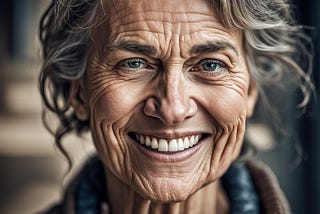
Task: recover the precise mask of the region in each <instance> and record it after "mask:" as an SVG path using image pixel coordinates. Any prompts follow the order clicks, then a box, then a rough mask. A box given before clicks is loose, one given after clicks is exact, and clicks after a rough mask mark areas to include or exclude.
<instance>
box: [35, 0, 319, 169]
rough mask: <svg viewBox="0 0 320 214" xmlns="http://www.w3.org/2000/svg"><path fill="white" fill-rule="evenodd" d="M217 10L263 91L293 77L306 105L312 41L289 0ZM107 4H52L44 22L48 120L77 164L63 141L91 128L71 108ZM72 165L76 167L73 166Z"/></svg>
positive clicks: (75, 0)
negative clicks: (74, 85)
mask: <svg viewBox="0 0 320 214" xmlns="http://www.w3.org/2000/svg"><path fill="white" fill-rule="evenodd" d="M211 3H212V4H213V8H214V9H215V10H216V11H215V12H216V13H217V14H218V15H219V18H220V21H221V22H222V23H223V25H224V26H225V27H226V28H233V29H240V30H241V31H242V32H243V35H244V37H243V38H244V39H243V45H244V47H245V51H246V57H247V63H248V66H249V68H250V71H251V77H252V79H253V80H254V81H255V83H256V84H257V86H258V88H259V89H260V93H263V88H264V87H265V86H270V85H271V84H279V83H280V82H281V80H282V79H283V78H282V76H284V75H289V76H291V77H293V79H294V80H295V81H294V83H295V85H296V86H297V87H298V88H300V90H301V92H302V94H303V100H302V102H301V103H300V106H305V105H306V104H307V103H308V101H309V99H310V95H311V94H312V91H313V85H312V81H311V79H310V75H311V71H312V49H313V46H312V42H311V41H310V39H309V38H308V37H307V36H306V34H305V33H304V32H303V31H302V27H301V26H299V25H297V24H296V23H295V22H294V20H293V18H292V15H291V11H290V7H289V6H290V5H289V3H288V2H287V1H286V0H211ZM100 7H103V1H102V0H66V1H63V0H52V2H51V4H50V6H49V8H48V9H47V10H46V12H45V13H44V15H43V17H42V20H41V23H40V41H41V44H42V53H43V59H44V61H43V65H42V70H41V73H40V77H39V87H40V93H41V96H42V100H43V102H44V105H45V108H44V111H43V121H44V124H45V126H46V127H47V128H48V130H49V131H50V132H51V133H52V134H53V135H54V137H55V143H56V145H57V146H58V148H59V149H60V151H61V152H62V153H63V154H64V155H65V156H66V157H67V159H68V161H69V163H70V164H71V160H70V158H69V156H68V154H67V152H66V151H65V150H64V148H63V146H62V138H63V137H64V136H65V135H66V134H68V133H70V132H72V131H76V132H77V133H78V134H80V133H82V132H84V131H85V130H87V129H88V121H80V120H79V119H78V118H77V117H76V115H75V113H74V110H73V109H72V107H71V105H70V86H71V82H72V80H76V79H81V78H82V77H83V75H84V73H85V71H86V68H87V57H88V53H89V51H90V47H91V44H92V42H93V41H92V39H91V34H92V32H93V30H94V28H95V27H96V25H95V24H96V18H97V17H96V13H97V10H98V9H99V8H100ZM48 110H49V111H51V112H53V113H54V114H55V115H56V116H57V117H58V121H59V124H58V126H57V127H56V128H52V127H50V124H49V123H50V122H49V121H48V119H47V118H46V116H45V113H46V112H47V111H48ZM70 166H71V165H70Z"/></svg>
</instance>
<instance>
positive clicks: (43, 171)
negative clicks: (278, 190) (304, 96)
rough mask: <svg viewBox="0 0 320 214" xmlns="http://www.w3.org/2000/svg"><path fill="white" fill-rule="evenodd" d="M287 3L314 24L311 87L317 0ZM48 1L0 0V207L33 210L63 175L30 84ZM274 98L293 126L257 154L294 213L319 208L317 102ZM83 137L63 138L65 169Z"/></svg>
mask: <svg viewBox="0 0 320 214" xmlns="http://www.w3.org/2000/svg"><path fill="white" fill-rule="evenodd" d="M292 3H293V4H294V5H295V6H294V8H295V12H296V14H297V15H296V17H297V19H298V20H299V22H300V23H302V24H304V25H307V26H314V27H316V28H315V29H311V30H309V31H308V33H309V34H310V36H311V37H312V38H313V39H314V41H315V44H316V57H315V70H314V75H313V78H314V80H315V85H316V90H317V91H318V93H319V86H320V77H319V68H320V63H319V59H320V58H319V47H320V45H319V44H320V40H319V38H320V35H319V34H320V31H319V28H320V13H319V11H320V1H316V0H305V1H303V2H302V1H298V0H293V1H292ZM48 4H49V1H48V0H2V1H0V32H1V33H0V213H5V214H6V213H9V214H11V213H13V214H16V213H17V214H18V213H36V212H37V211H39V210H41V209H43V208H45V207H47V206H49V205H50V204H52V203H53V202H54V201H57V200H58V199H59V197H60V193H61V190H62V188H63V185H65V183H66V182H67V178H64V177H63V176H64V173H65V170H66V169H67V164H66V161H65V160H64V158H63V157H62V156H61V155H60V154H59V153H58V152H57V150H56V149H55V148H54V146H53V138H52V137H51V136H50V135H49V133H48V132H47V131H46V130H45V128H44V127H43V125H42V122H41V101H40V96H39V93H38V88H37V76H38V74H39V71H40V63H41V59H40V50H39V41H38V24H39V20H40V17H41V13H42V12H43V11H44V9H45V7H46V6H47V5H48ZM280 99H282V101H283V102H284V103H286V105H281V109H280V114H282V115H285V116H286V117H285V118H288V119H287V121H286V123H285V124H286V126H288V129H289V130H293V131H291V132H289V134H287V135H288V136H287V137H284V138H281V140H280V141H283V142H277V143H279V145H278V146H277V148H275V149H271V148H269V147H265V146H264V145H263V142H262V144H261V148H262V149H263V151H261V152H258V156H259V157H260V158H261V159H263V160H264V161H265V162H267V163H268V164H269V165H270V166H271V168H272V169H273V170H274V172H275V173H276V174H277V176H278V179H279V181H280V185H281V186H282V188H283V189H284V191H285V193H286V195H287V196H288V198H289V201H290V204H291V206H292V209H293V212H294V213H299V214H305V213H315V214H316V213H320V203H319V202H318V200H319V199H320V155H319V153H320V108H319V106H318V105H317V103H316V102H317V100H316V99H313V100H312V102H311V104H310V106H309V107H308V108H307V111H306V113H305V114H304V115H303V116H301V117H297V116H296V109H295V106H296V105H295V103H296V102H297V100H298V97H296V94H295V93H288V94H285V95H283V94H282V97H281V98H280ZM318 102H319V101H318ZM290 106H291V107H290ZM292 106H294V108H293V107H292ZM291 115H294V116H291ZM249 132H251V134H250V133H249V134H250V135H251V137H253V138H255V137H257V136H258V138H265V139H272V134H270V133H268V132H266V129H265V127H263V126H259V125H257V126H255V127H251V128H250V130H249ZM257 133H259V134H257ZM261 136H266V137H261ZM275 138H276V139H278V138H277V137H275ZM282 139H283V140H282ZM90 141H91V140H90V136H85V137H84V138H82V139H78V138H76V137H68V138H67V139H66V145H67V149H68V151H70V152H71V153H72V158H73V160H74V162H75V167H74V170H73V171H76V169H77V166H79V165H81V163H82V162H83V161H84V160H85V159H86V158H87V157H88V156H89V155H90V154H92V153H93V152H94V150H93V148H92V145H91V142H90ZM68 176H72V173H71V174H69V175H68ZM68 176H67V177H68Z"/></svg>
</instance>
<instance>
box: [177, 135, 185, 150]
mask: <svg viewBox="0 0 320 214" xmlns="http://www.w3.org/2000/svg"><path fill="white" fill-rule="evenodd" d="M178 147H179V151H183V150H184V146H183V140H182V138H179V139H178Z"/></svg>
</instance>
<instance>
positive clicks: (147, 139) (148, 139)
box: [146, 136, 151, 146]
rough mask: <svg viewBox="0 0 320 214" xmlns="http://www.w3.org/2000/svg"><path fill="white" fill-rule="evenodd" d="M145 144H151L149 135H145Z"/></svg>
mask: <svg viewBox="0 0 320 214" xmlns="http://www.w3.org/2000/svg"><path fill="white" fill-rule="evenodd" d="M146 146H151V139H150V137H149V136H147V137H146Z"/></svg>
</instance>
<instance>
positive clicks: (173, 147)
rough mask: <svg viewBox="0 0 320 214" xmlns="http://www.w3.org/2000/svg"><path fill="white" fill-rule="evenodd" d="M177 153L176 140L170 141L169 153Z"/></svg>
mask: <svg viewBox="0 0 320 214" xmlns="http://www.w3.org/2000/svg"><path fill="white" fill-rule="evenodd" d="M176 151H178V143H177V140H176V139H172V140H170V142H169V152H176Z"/></svg>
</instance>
